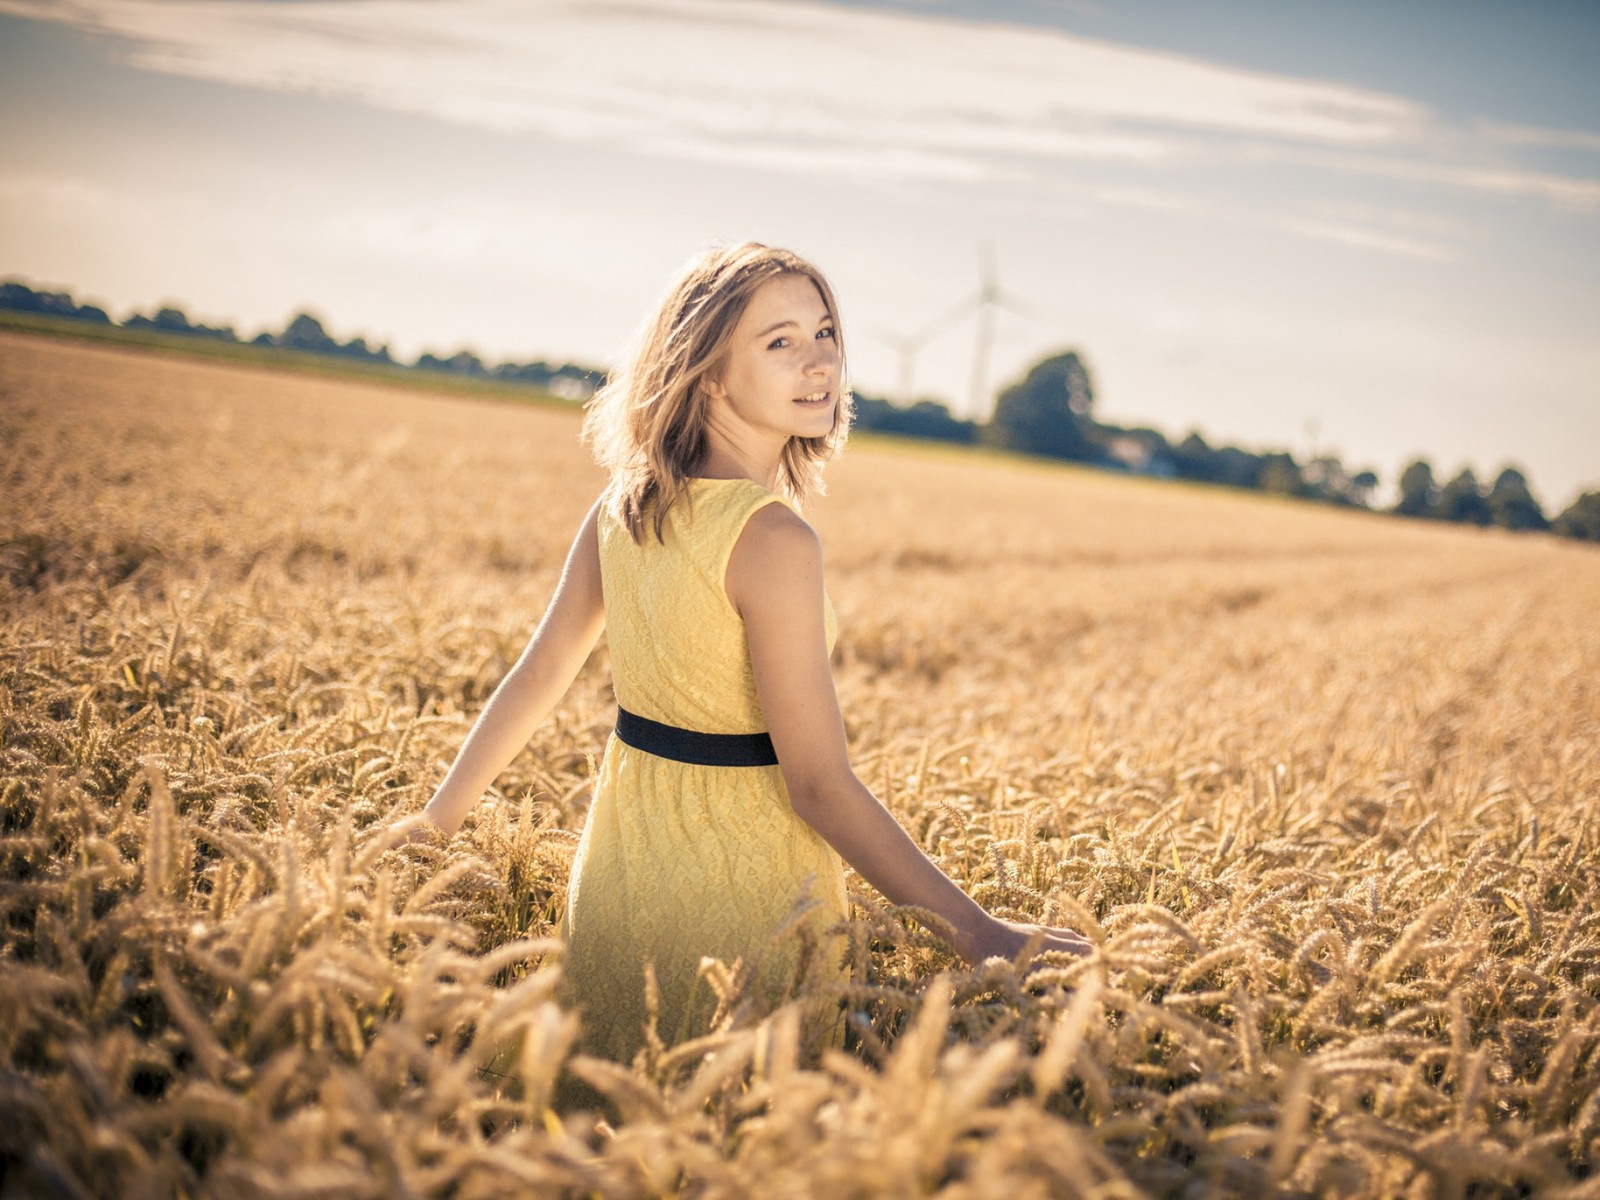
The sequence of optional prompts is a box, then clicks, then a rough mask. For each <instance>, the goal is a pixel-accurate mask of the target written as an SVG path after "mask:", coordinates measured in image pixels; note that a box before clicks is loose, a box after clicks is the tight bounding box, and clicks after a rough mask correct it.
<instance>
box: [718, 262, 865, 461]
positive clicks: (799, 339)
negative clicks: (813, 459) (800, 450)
mask: <svg viewBox="0 0 1600 1200" xmlns="http://www.w3.org/2000/svg"><path fill="white" fill-rule="evenodd" d="M841 365H842V364H841V362H840V356H839V343H838V339H837V334H836V332H835V328H834V320H833V316H832V315H831V314H830V313H829V312H828V306H827V305H826V304H825V303H824V302H823V299H822V293H821V292H819V291H818V290H817V285H816V284H814V283H812V282H811V280H810V279H809V278H807V277H806V276H804V275H794V274H787V275H779V276H776V277H775V278H773V279H769V280H767V282H766V283H764V284H762V285H761V286H760V287H759V288H757V289H756V291H755V293H754V294H753V295H752V296H751V297H750V303H749V304H748V305H747V306H746V307H745V310H744V315H743V316H741V317H740V318H739V323H738V324H737V325H735V326H734V330H733V337H732V340H731V342H730V344H729V348H728V357H727V361H726V362H724V364H723V366H722V370H721V371H720V372H719V373H718V374H717V377H716V378H714V379H713V378H708V379H707V380H706V391H707V392H708V394H709V395H710V396H711V399H712V404H713V410H712V411H713V420H714V421H717V420H724V419H728V420H732V421H734V422H735V423H737V424H738V425H740V426H743V427H746V429H747V430H748V431H755V432H759V433H761V434H771V435H773V436H781V437H782V438H783V439H784V440H787V439H788V438H791V437H800V438H812V437H825V436H826V435H827V434H828V433H829V432H830V431H831V430H832V429H833V423H834V416H835V414H836V413H837V411H838V407H839V375H840V370H841ZM730 432H731V431H730Z"/></svg>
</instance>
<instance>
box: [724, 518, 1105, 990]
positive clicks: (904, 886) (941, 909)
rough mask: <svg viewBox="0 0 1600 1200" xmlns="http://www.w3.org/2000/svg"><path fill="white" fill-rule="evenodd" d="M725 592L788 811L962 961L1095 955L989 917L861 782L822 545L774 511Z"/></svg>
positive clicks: (735, 566)
mask: <svg viewBox="0 0 1600 1200" xmlns="http://www.w3.org/2000/svg"><path fill="white" fill-rule="evenodd" d="M726 589H727V593H728V598H729V600H730V601H732V602H733V605H734V607H735V608H736V609H737V610H738V612H739V615H740V616H741V617H742V618H743V619H744V624H745V632H746V636H747V638H748V640H749V646H750V663H751V666H752V668H753V670H754V673H755V683H756V693H757V695H758V697H759V698H760V701H761V708H762V712H763V713H764V714H765V716H766V720H767V728H768V731H769V732H770V733H771V735H772V742H773V746H774V747H775V749H776V750H777V753H778V761H779V763H780V764H781V768H782V771H783V778H784V782H785V784H787V786H788V789H789V802H790V803H791V804H792V805H793V806H794V810H795V812H796V813H797V814H798V815H799V816H800V817H801V818H802V819H803V820H805V821H806V823H807V824H809V825H810V826H811V827H812V828H813V829H815V830H816V831H817V833H819V834H820V835H821V836H822V837H823V838H824V839H825V840H826V841H827V842H828V843H829V844H830V845H831V846H832V847H833V848H834V849H835V850H837V851H838V852H839V855H840V856H841V857H842V858H843V859H844V860H845V861H846V862H848V863H849V864H850V865H851V866H852V867H854V868H855V869H856V870H857V871H858V872H859V873H860V874H861V876H862V878H864V879H865V880H866V881H867V882H868V883H870V884H872V886H873V887H875V888H877V889H878V891H879V892H881V893H882V894H883V895H884V896H886V897H887V898H888V899H889V900H890V902H892V903H894V904H905V905H915V906H918V907H921V908H926V909H928V910H929V911H931V912H934V913H936V914H938V915H939V916H940V917H942V918H944V920H946V921H948V922H949V923H950V926H951V928H952V930H953V931H954V946H955V949H956V951H957V953H959V954H960V955H961V957H962V958H964V959H966V960H967V961H968V962H969V963H978V962H981V961H983V959H985V958H988V957H991V956H994V955H999V956H1002V957H1006V958H1012V957H1014V956H1015V955H1016V954H1017V953H1018V952H1019V951H1020V950H1021V949H1022V948H1023V946H1024V945H1025V944H1026V943H1027V942H1028V940H1029V938H1030V937H1033V936H1035V935H1036V934H1042V935H1043V943H1042V945H1041V947H1040V948H1041V949H1042V950H1065V951H1069V952H1071V953H1076V954H1085V953H1088V952H1089V950H1090V949H1092V945H1091V943H1090V942H1088V941H1087V940H1086V939H1084V938H1083V937H1081V936H1079V935H1078V934H1076V933H1072V932H1070V931H1068V930H1063V929H1044V928H1042V927H1040V926H1036V925H1025V924H1020V923H1017V922H1013V921H1003V920H1000V919H998V918H996V917H993V916H991V915H990V914H989V913H987V912H985V911H984V910H983V908H982V907H981V906H979V905H978V903H977V902H976V901H974V900H973V899H972V898H971V897H970V896H968V895H967V894H966V893H965V892H964V891H962V890H961V888H960V887H959V886H958V885H957V884H956V883H955V881H954V880H952V879H951V878H950V877H949V876H947V875H946V874H945V873H944V872H943V871H941V870H940V869H939V868H938V866H936V865H935V864H934V863H933V862H932V861H931V860H930V859H929V858H928V856H927V855H926V854H924V853H923V852H922V848H921V847H920V846H918V845H917V844H916V842H914V841H913V840H912V839H911V836H910V835H909V834H907V833H906V831H905V830H904V829H902V828H901V827H900V823H899V822H898V821H896V820H895V819H894V816H893V814H891V813H890V812H889V810H888V809H886V808H885V807H884V806H883V804H882V803H881V802H880V801H879V800H878V798H877V797H876V796H874V795H873V794H872V793H871V792H870V791H869V790H868V789H867V788H866V787H865V785H863V784H862V782H861V781H860V780H859V779H857V778H856V775H855V772H854V771H853V770H852V769H851V767H850V761H849V756H848V753H847V750H846V745H845V732H844V719H843V717H842V716H841V715H840V712H839V701H838V697H837V695H836V694H835V692H834V687H833V672H832V668H831V667H830V665H829V663H828V647H827V635H826V632H825V628H824V624H823V621H824V618H823V596H822V547H821V544H820V543H819V542H818V540H817V535H816V533H815V532H814V531H813V530H812V529H811V527H810V526H809V525H807V524H806V523H805V522H804V521H803V520H801V519H800V518H799V517H798V516H796V515H795V514H794V513H793V512H791V511H790V510H789V509H787V508H785V507H783V506H781V505H777V504H772V505H768V506H767V507H766V508H763V509H761V510H760V511H758V512H757V513H756V514H755V515H754V516H752V517H751V519H750V521H749V522H748V524H747V525H746V526H745V529H744V532H743V534H742V535H741V537H740V539H739V541H738V543H737V544H736V545H735V546H734V551H733V555H732V556H731V558H730V560H729V563H728V576H727V580H726Z"/></svg>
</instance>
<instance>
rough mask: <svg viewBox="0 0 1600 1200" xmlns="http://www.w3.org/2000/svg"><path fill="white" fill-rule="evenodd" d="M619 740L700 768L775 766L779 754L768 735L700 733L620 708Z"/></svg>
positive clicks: (659, 755) (618, 713) (618, 717)
mask: <svg viewBox="0 0 1600 1200" xmlns="http://www.w3.org/2000/svg"><path fill="white" fill-rule="evenodd" d="M617 737H618V738H619V739H620V740H622V741H623V742H625V743H626V744H627V745H629V746H632V747H633V748H634V749H635V750H643V751H644V752H645V753H646V754H654V755H655V756H656V757H657V758H670V759H672V760H674V761H675V762H682V763H694V764H695V765H696V766H701V767H775V766H777V765H778V752H777V751H776V750H774V749H773V748H772V738H771V736H770V735H768V734H765V733H701V732H699V731H698V730H695V729H679V728H678V727H677V726H676V725H663V724H662V723H661V722H660V721H652V720H651V719H650V718H649V717H641V716H639V714H638V713H631V712H629V711H628V710H627V709H625V708H623V707H621V706H620V705H619V706H618V708H617Z"/></svg>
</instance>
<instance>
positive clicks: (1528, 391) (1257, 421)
mask: <svg viewBox="0 0 1600 1200" xmlns="http://www.w3.org/2000/svg"><path fill="white" fill-rule="evenodd" d="M1596 61H1600V4H1596V3H1592V2H1589V0H1567V2H1560V0H1524V2H1512V0H1497V2H1489V0H1404V2H1402V0H1342V2H1341V3H1339V4H1326V3H1316V2H1315V0H1208V2H1206V3H1200V2H1199V0H1122V2H1118V0H1055V2H1051V0H995V2H991V3H974V2H971V0H948V2H936V0H924V2H918V0H899V2H892V0H879V2H867V0H837V2H832V3H829V2H823V0H805V2H799V0H796V2H789V0H566V2H555V0H0V116H3V118H4V119H3V120H0V277H5V278H16V279H23V280H26V281H28V282H30V283H32V284H34V285H35V286H45V285H49V286H51V287H54V288H65V289H68V290H71V291H72V292H74V294H75V295H77V296H78V298H79V299H80V300H95V301H98V302H100V303H102V304H104V305H106V306H107V307H108V308H109V309H110V310H111V311H112V313H113V315H114V316H117V317H119V318H120V317H123V316H126V315H127V314H128V313H130V312H133V311H135V310H138V311H146V312H148V311H151V310H152V309H154V308H155V307H156V306H158V305H160V304H163V303H176V304H178V305H179V306H181V307H183V308H184V309H185V310H186V311H187V312H188V313H189V314H190V316H191V318H194V319H197V320H206V321H209V322H223V323H230V324H233V325H235V326H236V327H237V328H239V329H240V331H241V332H242V333H244V334H246V335H250V334H253V333H254V332H256V331H257V330H259V329H261V328H272V329H279V328H281V327H282V326H283V325H284V323H285V322H286V321H287V319H288V318H289V317H290V316H291V315H293V314H294V313H295V312H297V311H299V310H301V309H303V308H309V309H311V310H312V311H313V312H315V313H317V314H318V315H319V316H320V317H321V318H322V319H323V320H324V322H325V323H326V325H327V326H328V328H329V330H330V332H332V333H333V334H334V335H335V336H337V337H340V338H348V337H352V336H355V335H357V334H360V335H362V336H365V337H366V338H367V339H368V340H369V342H387V343H389V344H390V346H391V347H392V348H393V350H394V351H395V352H396V353H397V354H399V355H401V356H403V357H407V358H409V357H411V356H414V355H415V354H417V353H419V352H420V351H422V350H424V349H429V350H434V351H436V352H443V353H453V352H454V351H455V350H457V349H460V348H462V347H470V348H472V349H474V350H475V351H476V352H478V353H479V354H480V355H482V356H483V357H485V358H486V359H488V360H491V361H498V360H504V359H514V360H517V361H523V360H527V359H531V358H547V359H554V360H572V361H577V362H582V363H585V364H594V365H599V366H605V365H607V364H609V363H611V362H614V361H615V360H616V358H617V357H618V355H619V354H620V352H621V351H622V349H623V347H624V346H625V345H626V342H627V340H628V338H629V336H630V334H631V333H632V332H633V330H634V329H635V328H636V327H637V326H638V325H639V323H640V322H641V321H642V320H643V319H644V317H645V316H646V314H647V313H648V312H649V310H650V308H651V307H652V306H653V304H654V303H655V302H656V300H657V298H658V297H659V296H660V295H661V293H662V292H663V290H664V289H665V287H666V285H667V283H668V281H669V280H670V278H671V277H672V276H673V274H674V273H675V272H676V271H677V270H679V269H680V268H681V266H682V265H683V264H684V263H685V262H686V261H687V260H688V259H689V258H691V257H692V256H693V255H695V254H696V253H698V252H699V251H701V250H702V249H703V248H704V247H705V246H707V245H708V244H710V243H712V242H717V241H720V242H736V241H741V240H744V239H747V238H752V239H755V240H759V241H764V242H768V243H772V244H777V245H784V246H789V247H791V248H793V249H795V250H798V251H800V252H801V253H802V254H805V255H806V256H807V257H809V258H811V259H812V260H813V261H815V262H816V263H817V264H818V265H819V266H820V267H821V268H822V269H823V270H824V272H825V273H826V274H827V275H828V276H829V278H830V279H831V280H832V282H833V284H834V286H835V290H836V292H837V293H838V296H839V302H840V306H841V310H842V312H841V316H842V319H843V324H844V331H845V346H846V350H847V353H848V355H849V359H850V364H851V370H852V375H853V381H854V383H855V385H856V387H857V388H858V389H859V390H861V391H863V392H868V393H871V394H875V395H892V396H898V395H901V394H902V393H906V392H907V391H908V389H909V391H908V394H910V395H915V396H919V397H920V396H929V397H933V398H936V399H940V400H942V401H945V402H947V403H949V404H950V405H951V406H952V408H953V409H955V410H956V411H957V412H958V413H961V414H964V415H980V414H981V413H983V412H984V411H986V409H987V407H988V405H989V404H990V403H992V397H993V394H994V392H995V391H996V390H997V389H998V388H1000V387H1002V386H1003V385H1005V384H1006V383H1008V382H1010V381H1013V380H1015V379H1016V378H1018V377H1019V376H1020V375H1021V374H1022V373H1023V372H1024V371H1025V370H1026V369H1027V367H1028V366H1029V365H1031V364H1032V363H1034V362H1036V361H1038V360H1039V359H1040V358H1042V357H1044V356H1046V355H1048V354H1051V353H1055V352H1058V351H1060V350H1064V349H1076V350H1078V351H1079V352H1080V354H1082V356H1083V357H1084V359H1085V361H1086V362H1087V363H1088V365H1089V367H1090V370H1091V373H1092V375H1093V379H1094V386H1095V393H1096V413H1097V415H1098V416H1099V417H1100V418H1101V419H1102V420H1106V421H1115V422H1119V423H1123V424H1130V425H1132V424H1147V425H1152V426H1154V427H1156V428H1158V429H1161V430H1162V431H1163V432H1165V433H1166V434H1167V435H1168V436H1169V437H1173V438H1180V437H1182V436H1183V435H1184V434H1186V433H1187V432H1188V431H1190V430H1195V429H1197V430H1200V431H1201V432H1202V433H1204V434H1205V436H1206V437H1207V438H1208V439H1209V440H1211V441H1213V442H1214V443H1215V442H1231V443H1235V444H1240V445H1244V446H1247V447H1251V448H1255V449H1278V448H1282V449H1288V450H1291V451H1292V452H1294V453H1295V454H1296V455H1297V456H1298V457H1301V458H1302V459H1303V458H1304V457H1306V456H1307V455H1309V454H1312V453H1328V452H1331V453H1336V454H1338V455H1339V456H1340V457H1341V458H1342V459H1343V460H1344V461H1345V463H1346V464H1347V465H1348V466H1350V467H1352V468H1359V467H1372V468H1374V469H1376V470H1377V471H1378V472H1379V474H1380V475H1381V476H1382V477H1383V479H1384V480H1385V483H1386V484H1392V482H1393V480H1394V479H1395V477H1396V476H1397V475H1398V473H1399V470H1400V468H1401V466H1403V465H1404V463H1406V462H1408V461H1409V460H1410V459H1411V458H1413V457H1416V456H1418V455H1425V456H1426V457H1428V458H1429V459H1430V460H1431V462H1432V463H1433V465H1434V468H1435V471H1436V473H1437V474H1438V475H1440V476H1441V477H1448V476H1449V475H1452V474H1454V473H1455V471H1457V470H1459V469H1460V468H1461V467H1463V466H1471V467H1472V468H1474V469H1475V470H1476V471H1477V473H1478V475H1479V477H1480V479H1483V480H1485V481H1487V480H1488V479H1491V478H1492V477H1493V476H1494V475H1495V474H1496V473H1497V472H1498V471H1499V470H1500V468H1501V467H1503V466H1505V465H1508V464H1514V465H1517V466H1519V467H1521V468H1522V469H1524V470H1525V471H1526V472H1527V473H1528V475H1529V477H1530V478H1531V480H1532V482H1533V485H1534V490H1535V493H1536V495H1538V496H1539V497H1540V498H1541V500H1542V501H1543V502H1544V503H1545V505H1546V507H1547V509H1549V510H1551V511H1556V510H1559V509H1560V508H1561V507H1564V506H1565V504H1566V503H1568V502H1569V501H1570V500H1571V499H1572V498H1573V497H1574V496H1575V495H1576V494H1577V493H1578V492H1579V491H1582V490H1592V489H1595V488H1600V337H1597V335H1596V331H1597V330H1600V84H1597V83H1596V82H1595V80H1594V75H1595V73H1594V71H1593V67H1592V64H1593V63H1594V62H1596ZM985 261H987V262H989V263H991V264H992V267H991V269H992V271H993V277H994V281H995V282H996V283H997V284H998V286H999V288H1000V289H1002V290H1003V292H1004V294H1005V297H1006V298H1007V299H1008V300H1009V301H1010V302H1011V306H1010V307H1009V308H1007V309H1000V310H997V311H995V312H994V314H993V315H994V324H993V328H994V339H993V344H992V353H991V355H990V359H989V361H988V362H987V364H986V365H985V367H984V370H983V372H982V379H981V386H978V387H976V388H975V387H974V369H975V364H976V362H977V343H978V329H979V322H978V320H977V318H976V317H975V316H974V315H973V314H972V312H971V311H970V310H969V311H966V312H965V315H960V314H961V313H962V310H963V306H969V305H970V304H971V302H972V301H973V300H974V299H975V297H976V296H977V294H978V291H979V288H980V284H981V282H982V275H983V270H984V268H983V266H982V264H983V263H984V262H985ZM916 338H921V341H920V344H919V345H918V346H917V348H916V349H915V351H914V353H912V354H911V355H909V356H908V355H906V354H905V353H903V347H904V346H905V345H906V343H907V341H908V339H916ZM908 367H909V368H910V372H909V374H910V378H909V384H908V383H907V381H906V375H907V368H908Z"/></svg>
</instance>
